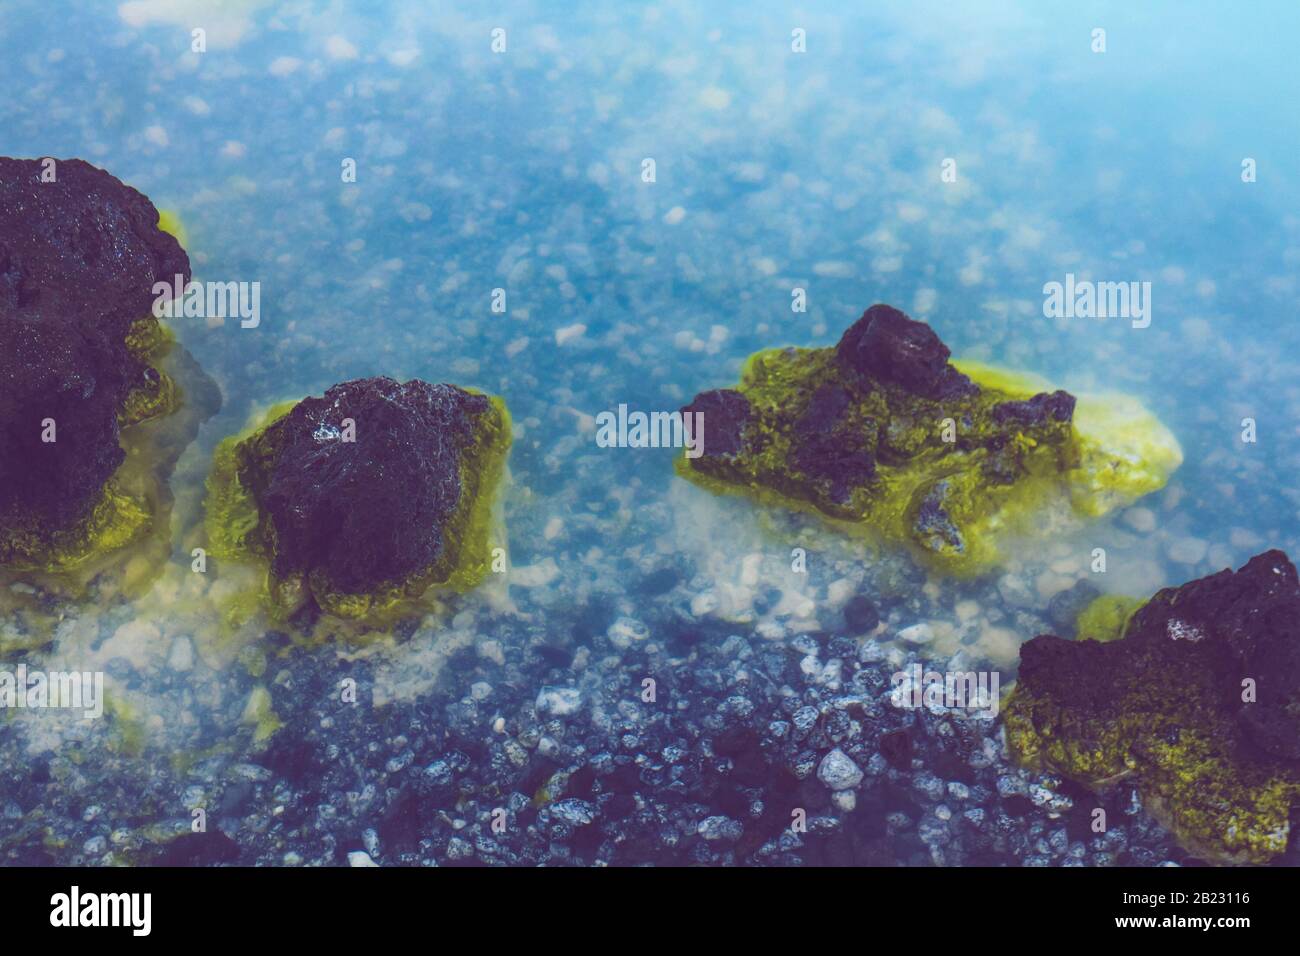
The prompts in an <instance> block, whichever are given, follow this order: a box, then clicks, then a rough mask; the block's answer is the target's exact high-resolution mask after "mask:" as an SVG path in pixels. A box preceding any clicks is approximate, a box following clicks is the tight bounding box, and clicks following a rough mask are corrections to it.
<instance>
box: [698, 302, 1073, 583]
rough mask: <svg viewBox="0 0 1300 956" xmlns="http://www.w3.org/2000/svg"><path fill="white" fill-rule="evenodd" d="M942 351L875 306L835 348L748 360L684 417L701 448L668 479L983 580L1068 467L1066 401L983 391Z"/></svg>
mask: <svg viewBox="0 0 1300 956" xmlns="http://www.w3.org/2000/svg"><path fill="white" fill-rule="evenodd" d="M949 354H950V353H949V350H948V347H947V346H946V345H944V344H943V342H942V341H940V339H939V336H938V335H936V334H935V332H934V330H933V329H931V328H930V327H929V326H928V325H926V324H925V323H924V322H917V321H914V320H913V319H910V318H908V317H907V316H906V315H904V314H903V313H902V312H900V311H899V310H898V309H895V308H892V307H890V306H887V305H873V306H872V307H871V308H869V309H867V311H866V312H865V313H864V314H863V315H862V317H861V318H860V319H858V321H857V322H855V323H854V324H853V325H852V326H851V327H850V328H849V329H848V330H847V331H846V332H845V333H844V335H843V337H842V338H841V339H840V342H839V344H838V345H836V346H835V347H834V348H822V349H794V348H786V349H772V350H769V351H765V352H759V353H757V354H755V355H753V356H751V357H750V359H749V361H748V362H747V363H746V365H745V368H744V371H743V373H742V377H741V382H740V384H739V386H737V387H736V388H734V389H721V390H715V391H709V392H704V393H702V394H700V395H698V396H697V397H696V398H695V400H694V401H693V402H691V403H690V404H689V405H687V406H686V407H685V408H684V409H683V410H682V411H683V412H684V413H687V414H691V413H700V414H702V416H703V428H702V432H703V436H704V441H703V445H704V448H703V454H702V455H699V456H698V457H693V458H686V457H685V456H684V457H683V458H682V459H680V460H679V462H678V470H679V472H680V473H681V474H683V475H685V476H686V477H688V478H691V479H693V480H696V481H700V482H701V483H703V484H705V485H706V487H714V488H715V490H738V491H744V492H748V493H751V494H754V495H756V496H758V497H759V498H760V499H762V498H763V497H764V496H768V495H770V496H772V498H773V500H774V501H776V502H778V503H782V504H790V503H794V504H798V505H807V506H811V508H813V509H815V510H816V511H818V512H820V513H822V514H824V515H827V516H829V517H832V518H836V519H841V520H846V521H852V522H858V523H861V524H863V525H865V526H868V527H870V528H872V529H873V530H874V531H875V532H876V533H878V534H879V535H881V536H882V537H884V538H885V539H887V540H897V541H901V542H903V543H906V544H909V545H912V546H913V547H914V548H915V549H918V550H919V551H920V552H921V554H922V555H923V556H924V557H927V558H930V559H933V561H934V562H935V563H938V564H939V565H940V566H941V567H945V568H946V569H948V570H954V571H966V570H983V569H984V568H986V567H987V566H989V565H991V564H993V563H995V561H996V559H997V549H996V545H995V542H994V541H993V538H994V537H995V536H996V534H998V533H1000V531H1001V529H1003V528H1005V527H1007V526H1008V525H1009V524H1010V523H1011V520H1010V518H1011V517H1015V518H1019V517H1020V515H1021V512H1024V511H1027V510H1029V509H1030V508H1031V507H1032V506H1034V505H1036V504H1037V503H1038V499H1036V498H1035V495H1036V494H1038V492H1039V491H1041V488H1042V486H1043V484H1044V482H1043V479H1048V480H1053V481H1055V480H1058V479H1061V478H1062V476H1064V475H1065V474H1066V473H1067V472H1068V471H1069V470H1070V469H1071V468H1073V467H1074V466H1075V465H1076V463H1077V462H1078V460H1079V449H1078V447H1077V442H1076V436H1075V433H1074V429H1073V427H1072V422H1073V413H1074V397H1073V396H1071V395H1070V394H1068V393H1066V392H1061V391H1057V392H1050V393H1047V392H1044V393H1041V394H1024V393H1017V394H1012V393H1011V392H1008V391H1003V390H1000V389H999V388H994V387H984V386H981V385H979V384H976V383H975V382H974V381H972V380H971V379H970V378H969V377H968V376H967V375H965V374H963V373H962V372H960V371H958V370H957V369H956V368H955V367H954V366H953V365H952V364H950V363H949V361H948V359H949ZM986 532H988V533H987V534H986Z"/></svg>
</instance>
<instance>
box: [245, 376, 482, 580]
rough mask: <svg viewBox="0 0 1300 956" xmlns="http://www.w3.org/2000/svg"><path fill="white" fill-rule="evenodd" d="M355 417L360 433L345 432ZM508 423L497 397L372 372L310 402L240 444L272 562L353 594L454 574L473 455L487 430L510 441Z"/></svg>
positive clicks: (277, 569)
mask: <svg viewBox="0 0 1300 956" xmlns="http://www.w3.org/2000/svg"><path fill="white" fill-rule="evenodd" d="M349 419H350V420H351V421H352V422H353V423H355V441H348V440H345V439H346V438H347V437H348V433H347V429H348V420H349ZM503 427H504V423H503V422H501V421H499V420H498V413H497V412H496V410H495V409H494V408H493V405H492V403H491V402H490V401H489V399H488V398H487V397H486V396H483V395H475V394H471V393H470V392H467V391H464V390H463V389H459V388H456V387H455V386H452V385H430V384H428V383H427V382H421V381H410V382H407V383H406V384H404V385H399V384H398V383H397V382H395V381H393V380H392V379H390V378H382V377H381V378H368V379H361V380H358V381H353V382H345V383H343V384H341V385H335V386H334V387H333V388H331V389H329V390H328V391H327V392H326V393H325V396H324V398H308V399H305V400H303V401H301V402H299V403H298V404H297V405H296V406H295V407H294V408H293V410H292V411H290V412H289V413H288V414H287V415H285V416H284V417H282V418H280V419H278V420H277V421H275V422H273V423H272V424H271V425H269V426H268V427H267V428H266V429H264V430H263V431H261V432H259V433H258V434H256V435H254V436H253V437H252V438H250V439H248V440H246V441H245V442H243V443H242V444H241V445H240V446H239V452H238V455H239V479H240V482H241V483H242V484H243V486H244V487H245V488H247V489H248V490H249V491H250V492H251V494H252V495H253V497H254V498H255V499H256V501H257V503H258V506H259V508H260V509H261V511H262V515H263V523H264V532H263V537H264V542H265V544H266V546H267V549H268V552H269V556H270V558H271V563H272V570H273V571H274V573H275V574H276V575H277V576H279V577H285V576H288V575H294V574H303V575H310V576H311V577H312V579H313V580H314V581H316V582H317V583H319V584H320V585H323V586H324V588H325V589H326V590H328V591H330V592H337V593H341V594H364V593H371V592H374V591H376V590H378V589H381V588H385V587H393V586H401V585H403V584H405V583H406V582H408V581H409V580H411V579H413V578H416V577H420V576H422V575H424V574H426V573H428V572H431V571H433V572H436V571H438V570H439V569H441V570H442V571H444V572H446V571H450V569H451V567H452V566H454V564H455V562H456V560H457V557H458V555H457V549H458V548H459V544H460V542H459V535H460V534H462V533H463V531H464V529H463V527H454V526H453V525H455V523H456V522H457V521H462V522H463V521H465V520H467V514H468V511H467V509H468V507H469V504H470V502H469V501H468V500H466V501H464V502H462V495H466V496H472V495H473V493H474V489H473V488H471V489H469V490H467V489H466V488H465V486H464V482H463V476H464V475H465V473H466V472H472V471H473V469H474V467H476V466H477V463H476V462H475V463H471V462H470V461H468V460H467V459H468V458H469V457H470V456H471V454H473V453H476V452H475V449H476V448H477V447H478V446H479V445H480V444H481V443H482V442H483V441H484V430H485V429H489V430H491V431H492V432H493V434H494V435H495V438H496V440H501V438H500V436H499V435H496V433H497V432H500V431H501V430H502V428H503ZM507 440H508V439H507ZM462 505H464V507H462ZM443 579H445V574H444V575H443Z"/></svg>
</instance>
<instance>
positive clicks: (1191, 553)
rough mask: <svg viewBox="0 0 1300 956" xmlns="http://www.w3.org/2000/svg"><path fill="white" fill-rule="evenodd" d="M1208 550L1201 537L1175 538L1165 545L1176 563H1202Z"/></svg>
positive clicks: (1167, 553)
mask: <svg viewBox="0 0 1300 956" xmlns="http://www.w3.org/2000/svg"><path fill="white" fill-rule="evenodd" d="M1208 550H1209V545H1208V544H1207V543H1206V542H1205V541H1203V540H1202V539H1200V538H1175V539H1174V540H1172V541H1170V542H1169V544H1167V545H1166V546H1165V554H1166V555H1167V556H1168V557H1169V560H1170V561H1173V562H1174V563H1175V564H1200V563H1201V561H1202V560H1203V559H1204V558H1205V553H1206V552H1207V551H1208Z"/></svg>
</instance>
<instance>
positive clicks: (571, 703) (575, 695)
mask: <svg viewBox="0 0 1300 956" xmlns="http://www.w3.org/2000/svg"><path fill="white" fill-rule="evenodd" d="M581 709H582V692H581V691H580V690H578V689H577V688H576V687H543V688H542V689H541V690H540V691H538V693H537V712H538V713H539V714H544V715H546V716H549V717H570V716H572V715H573V714H576V713H577V712H578V711H580V710H581Z"/></svg>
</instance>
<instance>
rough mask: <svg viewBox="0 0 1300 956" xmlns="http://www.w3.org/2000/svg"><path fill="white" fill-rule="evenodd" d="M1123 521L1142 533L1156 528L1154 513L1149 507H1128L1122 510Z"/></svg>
mask: <svg viewBox="0 0 1300 956" xmlns="http://www.w3.org/2000/svg"><path fill="white" fill-rule="evenodd" d="M1124 523H1125V524H1126V525H1128V526H1129V527H1130V528H1132V529H1133V530H1134V531H1138V532H1140V533H1142V534H1150V533H1151V532H1152V531H1155V530H1156V513H1155V512H1154V511H1152V510H1151V509H1150V508H1129V509H1128V511H1126V512H1124Z"/></svg>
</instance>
